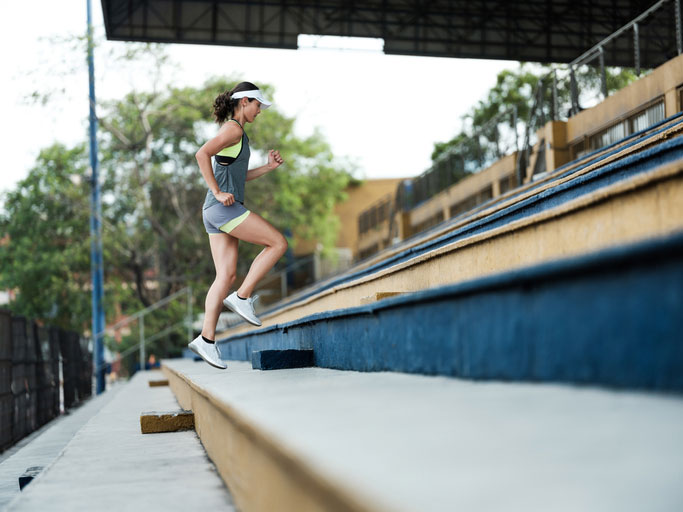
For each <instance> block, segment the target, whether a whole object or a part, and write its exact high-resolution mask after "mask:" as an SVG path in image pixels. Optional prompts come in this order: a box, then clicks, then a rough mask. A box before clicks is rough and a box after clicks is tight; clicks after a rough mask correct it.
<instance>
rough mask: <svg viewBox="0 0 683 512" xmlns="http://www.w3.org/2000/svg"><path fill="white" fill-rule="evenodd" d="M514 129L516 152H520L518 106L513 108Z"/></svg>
mask: <svg viewBox="0 0 683 512" xmlns="http://www.w3.org/2000/svg"><path fill="white" fill-rule="evenodd" d="M512 129H513V130H515V151H519V134H518V133H517V105H515V106H514V107H512Z"/></svg>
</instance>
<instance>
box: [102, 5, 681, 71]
mask: <svg viewBox="0 0 683 512" xmlns="http://www.w3.org/2000/svg"><path fill="white" fill-rule="evenodd" d="M654 3H655V2H654V1H653V0H556V1H551V0H526V1H524V2H517V1H502V0H489V1H486V0H433V1H429V0H365V1H362V2H360V1H355V0H352V1H347V2H339V1H332V0H307V1H304V0H299V1H285V0H281V1H274V0H255V1H238V0H213V1H209V0H102V7H103V12H104V17H105V26H106V32H107V37H108V38H109V39H113V40H134V41H154V42H176V43H197V44H217V45H231V46H252V47H269V48H289V49H295V48H297V37H298V35H299V34H317V35H338V36H352V37H372V38H382V39H383V40H384V51H385V53H388V54H404V55H425V56H436V57H472V58H489V59H507V60H523V61H533V62H570V61H571V60H572V59H574V58H576V56H577V55H579V54H581V53H582V52H583V51H585V50H587V49H588V48H590V47H592V46H593V45H594V44H596V42H598V41H600V40H602V39H604V38H605V37H607V36H608V35H609V34H611V33H612V32H614V31H615V30H617V29H618V28H619V27H621V26H623V25H624V24H626V23H628V22H629V21H630V20H632V19H633V18H635V17H636V16H638V15H639V14H640V13H641V12H643V11H645V10H646V9H647V8H648V7H650V6H651V5H652V4H654ZM666 11H667V12H666V13H662V15H660V16H657V17H653V18H652V19H651V20H650V21H649V22H648V24H647V25H645V26H640V27H639V46H640V48H639V49H640V65H641V66H642V67H652V66H654V65H657V64H659V63H660V62H661V61H662V57H663V55H662V52H665V53H666V52H669V50H667V48H668V47H669V46H670V44H669V43H668V42H670V41H672V40H675V39H674V38H675V18H676V17H675V16H674V2H671V3H670V8H669V9H668V10H666ZM668 11H671V12H668ZM663 41H664V42H667V43H666V44H663V43H662V42H663ZM667 44H668V46H667ZM633 55H634V42H633V40H631V41H630V42H629V41H628V40H624V41H621V42H620V43H619V44H615V46H614V47H613V48H606V49H605V56H604V57H605V63H606V64H607V65H621V66H634V65H635V64H634V62H633ZM671 56H673V55H670V56H669V57H671Z"/></svg>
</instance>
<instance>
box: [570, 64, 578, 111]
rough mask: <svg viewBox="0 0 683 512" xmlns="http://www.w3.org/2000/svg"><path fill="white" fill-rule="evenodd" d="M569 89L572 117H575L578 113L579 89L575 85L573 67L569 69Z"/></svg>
mask: <svg viewBox="0 0 683 512" xmlns="http://www.w3.org/2000/svg"><path fill="white" fill-rule="evenodd" d="M569 89H570V93H571V97H572V115H573V116H575V115H576V114H578V113H579V87H578V85H577V83H576V74H575V73H574V66H570V67H569Z"/></svg>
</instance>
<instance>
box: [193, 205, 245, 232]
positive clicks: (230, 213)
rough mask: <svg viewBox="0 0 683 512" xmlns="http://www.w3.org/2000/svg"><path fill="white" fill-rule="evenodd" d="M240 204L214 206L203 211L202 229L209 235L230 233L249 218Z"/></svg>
mask: <svg viewBox="0 0 683 512" xmlns="http://www.w3.org/2000/svg"><path fill="white" fill-rule="evenodd" d="M249 213H250V212H249V210H247V209H246V208H245V207H244V205H243V204H242V203H239V202H237V201H235V202H234V203H232V204H231V205H230V206H224V205H222V204H220V203H219V204H214V205H212V206H209V207H208V208H206V209H205V210H204V213H203V218H204V227H205V228H206V232H207V233H209V234H213V233H230V231H232V230H233V229H235V228H236V227H237V226H239V225H240V224H242V222H244V220H245V219H246V218H247V217H248V216H249Z"/></svg>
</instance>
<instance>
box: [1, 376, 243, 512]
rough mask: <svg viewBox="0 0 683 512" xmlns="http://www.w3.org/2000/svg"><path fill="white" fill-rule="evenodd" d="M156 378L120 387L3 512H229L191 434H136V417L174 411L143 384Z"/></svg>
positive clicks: (159, 391) (169, 400)
mask: <svg viewBox="0 0 683 512" xmlns="http://www.w3.org/2000/svg"><path fill="white" fill-rule="evenodd" d="M158 376H159V372H158V371H151V372H138V373H137V374H135V376H134V377H133V378H132V379H131V380H130V381H129V382H128V383H126V384H122V385H120V389H119V390H118V391H117V392H116V394H115V395H114V396H113V397H112V398H111V400H110V401H109V402H108V403H107V404H105V405H104V407H102V408H101V409H100V410H99V411H98V412H97V413H96V414H95V415H94V416H93V417H92V418H91V419H90V420H89V421H88V422H87V423H86V424H85V425H84V426H83V427H82V428H81V429H80V430H78V432H77V433H76V434H75V435H74V436H73V438H72V439H71V441H70V442H69V443H68V444H67V445H66V447H65V448H64V449H63V451H62V452H61V453H60V454H59V456H58V457H57V459H56V460H54V461H53V462H52V463H51V464H49V465H48V466H47V467H46V468H45V469H43V471H41V473H40V474H39V475H38V477H37V478H36V479H34V480H33V481H32V482H31V483H30V484H29V485H28V486H27V487H25V488H24V490H23V491H22V492H21V494H20V495H18V496H15V498H14V499H13V500H12V501H11V502H10V503H9V504H8V505H7V508H6V510H11V511H43V510H46V509H49V510H55V511H69V512H71V511H74V510H98V511H100V510H103V511H106V510H112V511H114V510H116V511H119V510H122V509H123V510H140V511H150V510H152V511H154V510H200V509H219V510H235V508H234V505H233V503H232V498H231V496H230V494H229V492H228V491H227V489H226V488H225V486H224V485H223V482H221V479H220V478H219V476H218V475H217V473H216V470H215V467H214V466H213V464H211V462H210V461H209V459H208V458H207V456H206V452H205V451H204V450H203V448H202V446H201V444H200V442H199V439H198V438H197V435H196V433H195V432H194V431H184V432H173V433H164V434H144V435H143V434H142V433H141V431H140V414H141V413H142V412H144V411H148V410H175V409H178V403H177V402H176V400H175V399H174V397H173V394H172V393H171V391H170V389H169V388H168V387H150V386H149V385H148V380H150V379H157V378H158ZM23 469H24V470H25V469H26V468H23ZM22 471H23V470H22ZM17 476H18V475H17Z"/></svg>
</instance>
